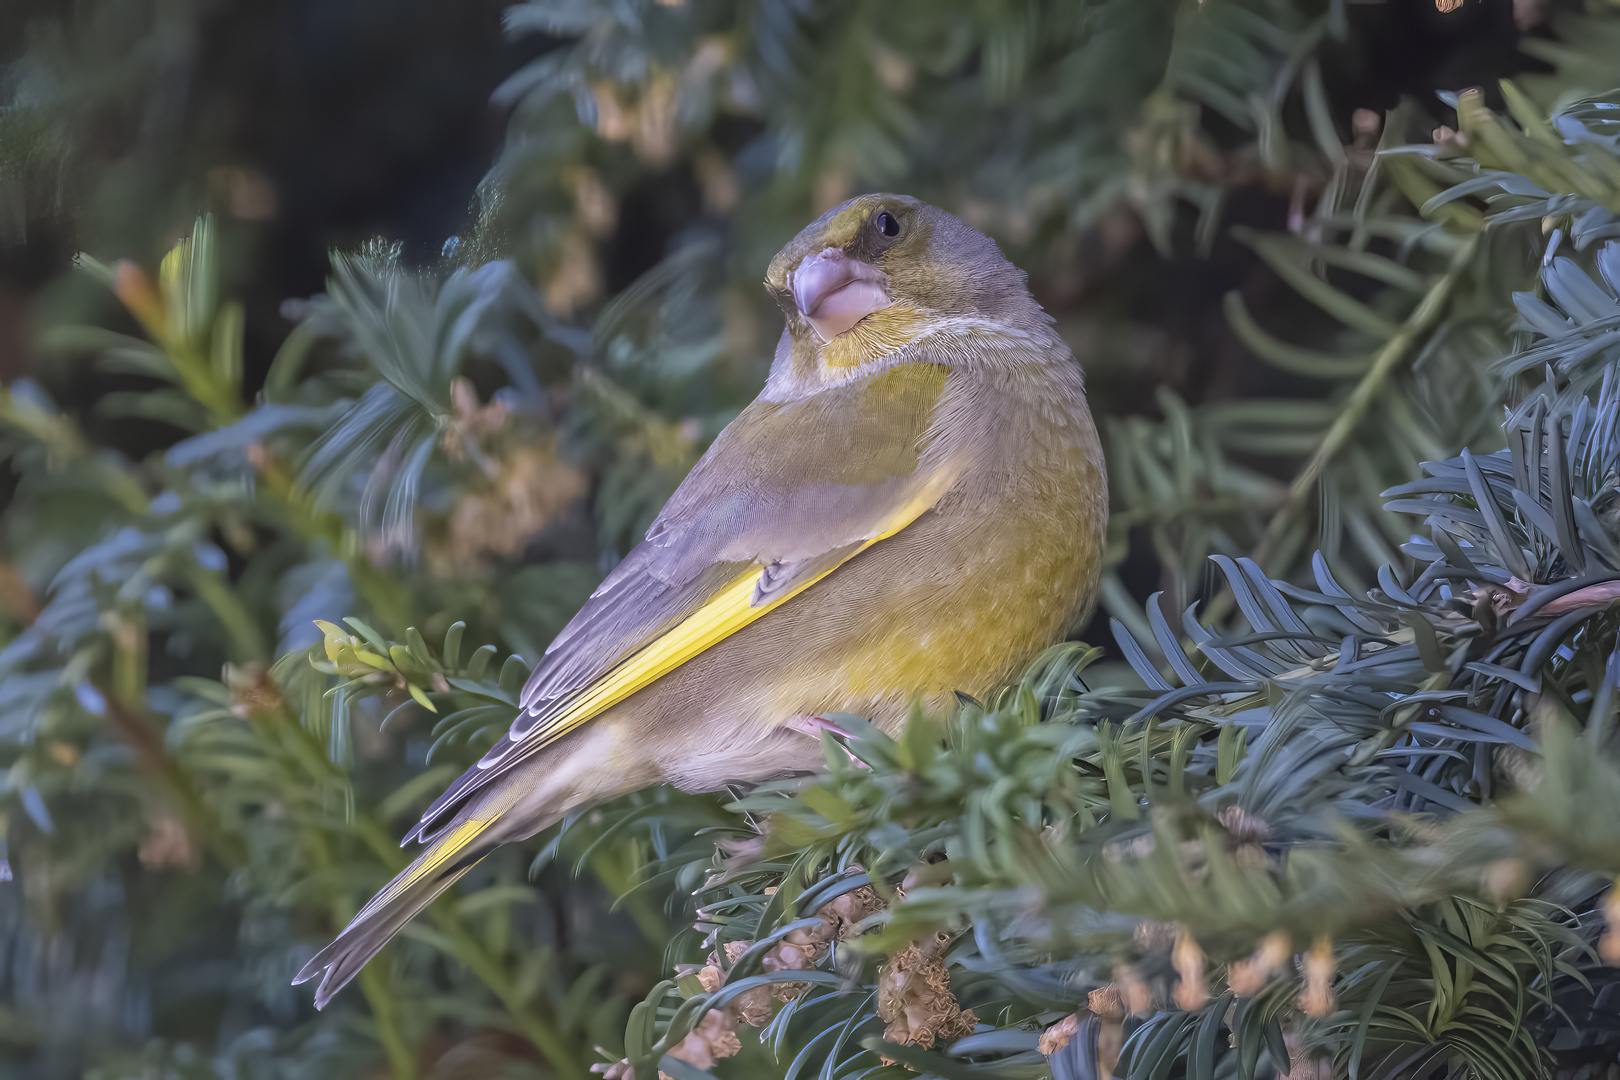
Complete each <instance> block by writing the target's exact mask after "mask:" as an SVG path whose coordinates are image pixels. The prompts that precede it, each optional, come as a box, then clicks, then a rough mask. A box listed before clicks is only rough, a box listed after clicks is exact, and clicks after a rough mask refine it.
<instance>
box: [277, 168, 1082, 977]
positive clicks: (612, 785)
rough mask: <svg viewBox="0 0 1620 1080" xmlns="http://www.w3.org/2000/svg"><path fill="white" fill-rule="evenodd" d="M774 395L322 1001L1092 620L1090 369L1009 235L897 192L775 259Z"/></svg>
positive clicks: (701, 469)
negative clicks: (602, 829)
mask: <svg viewBox="0 0 1620 1080" xmlns="http://www.w3.org/2000/svg"><path fill="white" fill-rule="evenodd" d="M765 286H766V288H767V289H768V290H769V292H770V294H771V296H773V297H774V298H775V299H776V301H777V302H778V304H780V306H781V308H782V311H783V313H784V315H785V316H786V322H787V325H786V328H785V329H784V331H783V333H782V337H781V339H780V341H779V342H778V344H777V346H776V354H775V357H774V359H773V361H772V364H771V369H770V375H769V378H768V379H767V380H766V383H765V388H764V390H763V391H762V392H761V393H760V395H759V397H758V398H757V399H756V400H755V401H754V402H753V403H752V404H750V405H749V406H748V407H747V408H746V409H744V410H743V411H742V412H741V413H740V414H739V415H738V416H737V418H736V419H735V420H734V421H732V423H731V424H730V425H729V426H728V427H727V428H726V429H725V430H724V431H722V432H721V433H720V435H719V437H718V438H717V439H716V440H715V442H714V445H713V446H711V447H710V448H709V450H708V452H707V453H705V454H704V455H703V457H702V459H701V460H700V461H699V462H698V463H697V465H696V466H695V467H694V468H693V469H692V472H691V473H690V475H688V476H687V477H686V479H685V481H683V482H682V484H681V485H680V487H679V488H678V489H676V491H675V494H674V495H673V496H671V497H670V500H669V502H668V504H667V505H666V506H665V507H664V509H663V511H662V512H661V513H660V514H659V516H658V519H657V520H656V521H655V522H654V523H653V525H652V528H651V530H650V531H649V532H648V533H647V538H646V539H645V540H644V541H642V542H641V543H640V544H639V545H637V546H636V547H635V548H634V549H633V550H632V551H631V552H630V553H629V554H628V555H627V556H626V557H625V558H624V560H623V561H622V562H620V563H619V565H618V566H617V567H616V568H615V569H614V570H613V572H612V573H610V574H609V575H608V576H607V578H606V580H604V581H603V582H602V584H601V587H600V588H598V589H597V590H596V592H595V593H593V594H592V596H591V598H590V599H589V600H588V601H587V602H586V604H585V606H584V607H582V608H581V609H580V611H579V613H578V614H577V615H575V616H574V618H573V620H572V621H571V622H569V624H568V625H567V626H566V627H565V628H564V629H563V631H562V633H560V634H559V635H558V636H557V639H556V640H555V641H553V642H552V643H551V645H550V647H549V648H548V649H547V650H546V654H545V656H544V657H543V658H542V659H541V661H540V662H539V664H537V665H536V667H535V669H534V672H533V674H532V675H531V676H530V677H529V680H528V683H527V684H526V685H525V686H524V689H523V695H522V698H521V710H522V711H521V712H520V713H519V714H518V717H517V719H516V720H515V721H514V722H513V724H512V726H511V730H510V731H509V732H508V733H507V734H506V736H505V737H503V738H502V739H500V741H499V742H498V743H497V744H496V745H495V746H494V748H492V749H491V750H490V751H489V752H488V753H487V754H485V755H484V756H483V758H482V759H481V760H479V761H478V763H477V764H476V765H474V766H473V767H472V768H470V769H468V770H467V771H466V773H465V774H464V775H463V776H462V777H461V778H460V779H458V780H457V781H456V782H455V783H453V784H451V785H450V787H449V789H448V790H446V791H445V792H444V794H443V795H441V796H439V798H438V799H437V800H435V801H434V803H433V804H432V805H431V806H429V807H428V809H427V812H426V813H425V814H423V815H422V819H421V821H420V822H419V823H418V824H417V825H416V826H415V827H414V828H413V829H412V830H411V832H410V833H409V835H408V836H407V837H406V842H411V841H416V842H419V843H420V844H422V845H424V847H423V850H422V852H421V854H420V855H418V856H417V858H416V860H415V861H414V862H412V863H411V864H410V866H409V867H407V868H406V869H405V870H404V871H403V872H402V873H401V874H400V875H399V876H398V877H396V878H395V879H394V880H393V881H391V882H389V883H388V885H387V886H385V887H384V888H383V890H382V891H381V892H379V893H378V894H377V895H376V896H375V897H373V898H372V900H371V901H370V902H369V903H367V904H366V905H365V907H364V908H362V909H361V911H360V913H359V914H358V915H356V916H355V917H354V921H353V922H351V923H350V924H349V926H348V928H347V929H345V930H344V931H343V932H342V934H340V935H339V936H338V937H337V939H336V940H335V941H333V942H332V943H331V944H330V945H328V946H327V947H326V948H324V949H322V950H321V951H320V952H319V953H318V954H316V956H315V957H314V958H313V959H312V960H310V961H309V963H308V964H307V965H306V966H305V967H304V969H303V970H302V971H301V972H299V974H298V977H297V979H296V980H295V981H296V982H300V983H301V982H305V981H307V980H310V979H315V978H317V977H318V978H319V979H320V983H319V985H318V987H317V988H316V991H315V1004H316V1005H317V1006H324V1005H325V1004H326V1002H327V1001H328V1000H330V999H331V997H332V995H333V994H334V993H336V992H337V991H338V990H339V989H340V988H341V987H342V986H343V985H344V984H345V983H347V982H348V981H349V980H350V979H352V978H354V976H355V974H356V973H357V972H358V971H359V970H360V968H361V967H362V966H364V964H365V963H366V961H368V960H369V959H371V957H373V956H374V955H376V953H377V952H378V950H380V949H381V948H382V947H383V946H384V945H385V944H386V943H387V942H388V940H389V938H391V937H392V936H393V935H394V934H395V933H397V932H398V931H399V929H400V928H401V927H402V926H403V925H404V924H405V923H406V922H407V921H408V920H409V919H410V918H411V917H412V916H413V915H415V914H416V913H417V912H418V911H420V910H421V909H422V908H423V907H425V906H426V905H427V904H428V903H429V902H430V901H431V900H432V899H433V898H434V897H435V896H437V895H438V894H439V893H441V892H443V891H444V890H445V889H446V888H448V887H449V886H450V885H451V883H453V882H454V881H456V880H457V879H458V878H459V877H461V875H463V874H465V873H466V872H467V871H468V869H470V868H471V867H472V866H473V864H474V863H476V862H477V861H478V860H479V859H480V858H482V857H483V856H484V855H485V854H487V853H488V852H489V851H490V850H492V849H493V848H495V847H496V846H498V845H501V844H505V843H510V842H513V841H517V840H522V839H525V838H527V837H530V836H533V835H534V834H535V833H537V832H539V831H540V830H542V829H544V828H546V827H547V826H549V825H552V824H554V823H555V822H557V821H558V820H560V819H561V818H562V817H563V816H564V815H566V814H568V813H570V812H571V811H574V810H577V809H579V808H581V807H583V806H588V805H590V804H592V803H597V802H600V801H602V800H604V799H610V798H612V797H614V796H616V795H621V794H624V793H626V792H629V791H633V790H636V789H638V788H642V787H646V786H649V785H652V784H658V783H667V784H673V785H675V786H676V787H678V788H680V789H682V790H686V791H711V790H715V789H717V788H720V787H723V786H725V785H727V784H731V783H739V782H740V783H748V782H757V781H760V780H763V779H766V778H769V777H773V776H780V775H783V774H785V773H788V772H792V771H795V770H805V769H812V768H814V767H815V766H816V765H817V764H818V763H819V762H820V761H821V760H822V743H821V739H820V737H819V735H820V731H821V730H822V729H824V728H826V727H829V726H830V724H829V722H827V721H825V720H822V719H820V718H821V717H824V716H825V715H826V714H828V713H833V712H844V713H853V714H857V715H861V716H865V717H869V718H871V720H872V721H873V722H874V723H876V724H877V725H878V726H880V727H881V728H883V729H885V730H887V731H890V732H893V731H895V730H896V729H897V728H898V727H899V726H900V725H901V724H902V723H903V721H904V719H905V716H906V715H907V713H908V711H909V709H910V707H911V705H912V703H913V702H920V703H921V704H922V705H923V706H924V707H931V708H944V707H948V706H949V705H950V704H951V702H952V700H953V693H955V692H962V693H966V694H970V695H975V696H985V695H987V694H988V693H990V692H992V691H994V690H995V689H996V688H997V687H999V686H1001V685H1003V684H1005V683H1006V682H1007V681H1008V680H1010V679H1011V678H1013V677H1015V676H1016V675H1017V674H1018V673H1019V672H1020V671H1021V670H1022V669H1023V668H1024V667H1025V666H1026V665H1027V664H1028V663H1029V662H1030V661H1031V660H1032V659H1034V657H1035V656H1036V655H1037V654H1039V653H1040V652H1041V650H1043V649H1044V648H1046V647H1047V646H1049V645H1051V644H1053V643H1054V642H1056V641H1059V640H1061V639H1062V638H1063V637H1064V636H1065V635H1066V634H1067V633H1068V632H1070V631H1071V630H1072V629H1073V628H1074V627H1075V626H1076V625H1077V623H1078V622H1079V620H1080V619H1082V618H1083V617H1084V615H1085V614H1086V612H1087V611H1088V609H1089V608H1090V606H1091V604H1092V602H1093V599H1094V596H1095V593H1096V589H1097V580H1098V573H1099V569H1100V566H1101V561H1102V549H1103V533H1104V529H1105V526H1106V523H1107V516H1108V492H1107V478H1106V473H1105V471H1104V466H1103V456H1102V448H1101V445H1100V443H1099V441H1098V438H1097V430H1096V426H1095V424H1094V423H1093V421H1092V418H1091V413H1090V410H1089V409H1088V408H1087V405H1086V395H1085V388H1084V381H1083V378H1082V374H1081V371H1080V367H1079V365H1078V364H1077V363H1076V362H1075V359H1074V357H1073V355H1072V354H1071V352H1070V351H1069V348H1068V347H1067V346H1066V345H1065V344H1064V343H1063V339H1062V338H1061V337H1059V336H1058V334H1057V333H1056V331H1055V330H1054V329H1053V326H1052V319H1051V317H1050V316H1048V315H1047V314H1046V312H1045V311H1044V310H1042V308H1041V307H1040V305H1039V304H1037V303H1036V302H1035V300H1034V298H1033V297H1032V296H1031V295H1030V293H1029V288H1028V285H1027V281H1026V279H1025V276H1024V274H1023V272H1022V271H1020V270H1019V269H1017V268H1016V267H1015V266H1013V265H1012V264H1011V263H1010V262H1008V261H1007V259H1006V258H1005V257H1004V256H1003V255H1002V253H1001V251H1000V249H998V248H997V247H996V244H995V242H994V241H992V240H991V239H990V238H989V237H987V236H985V235H984V234H983V233H980V232H979V231H977V230H976V229H973V228H971V227H969V226H968V225H966V224H964V223H963V222H961V221H959V220H958V219H957V218H955V217H953V216H952V215H950V214H948V213H946V212H945V211H943V210H939V209H937V208H935V207H933V206H930V205H928V204H926V203H923V202H919V201H918V200H916V199H912V198H908V197H905V196H901V195H863V196H861V197H859V198H856V199H851V200H850V201H848V202H846V203H843V204H842V205H840V206H837V207H835V208H833V209H832V210H829V211H828V212H827V213H826V214H823V215H822V216H821V217H820V218H818V219H817V220H816V221H815V222H814V223H813V224H811V225H810V226H809V227H808V228H806V229H805V230H804V231H803V232H801V233H800V234H799V235H798V236H796V237H794V239H793V240H792V241H791V242H790V243H789V244H788V245H787V246H786V247H785V248H783V249H782V251H781V252H780V253H779V254H778V255H777V256H776V257H775V258H774V259H773V260H772V261H771V264H770V268H769V270H768V271H767V272H766V275H765Z"/></svg>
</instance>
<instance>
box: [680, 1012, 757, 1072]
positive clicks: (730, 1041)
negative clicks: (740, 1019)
mask: <svg viewBox="0 0 1620 1080" xmlns="http://www.w3.org/2000/svg"><path fill="white" fill-rule="evenodd" d="M741 1050H742V1040H741V1039H739V1038H737V1033H736V1031H734V1030H732V1021H731V1017H729V1016H727V1015H726V1012H725V1010H723V1009H711V1010H710V1011H708V1012H706V1013H704V1014H703V1019H702V1020H699V1021H698V1025H697V1027H695V1028H693V1029H692V1030H691V1031H690V1032H688V1033H687V1035H686V1038H684V1039H682V1040H681V1041H680V1042H679V1043H678V1044H677V1045H676V1046H674V1047H673V1048H672V1049H671V1050H670V1052H669V1056H670V1057H673V1058H678V1059H680V1060H681V1061H684V1062H686V1063H687V1064H688V1065H696V1066H697V1067H698V1068H700V1069H712V1068H713V1067H714V1063H715V1062H716V1061H719V1060H720V1059H721V1058H728V1057H732V1056H733V1055H735V1054H737V1053H738V1052H740V1051H741Z"/></svg>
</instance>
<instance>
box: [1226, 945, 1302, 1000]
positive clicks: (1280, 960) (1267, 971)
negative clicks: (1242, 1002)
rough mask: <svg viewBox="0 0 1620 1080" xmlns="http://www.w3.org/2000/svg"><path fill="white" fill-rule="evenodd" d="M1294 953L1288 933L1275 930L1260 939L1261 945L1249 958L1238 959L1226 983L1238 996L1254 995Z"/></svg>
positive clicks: (1229, 972) (1228, 971) (1229, 971)
mask: <svg viewBox="0 0 1620 1080" xmlns="http://www.w3.org/2000/svg"><path fill="white" fill-rule="evenodd" d="M1292 955H1293V947H1292V943H1291V942H1290V941H1289V939H1288V935H1287V934H1286V933H1284V932H1283V931H1281V930H1274V931H1272V932H1271V933H1269V934H1267V935H1266V936H1265V937H1264V938H1262V939H1261V941H1260V947H1259V948H1258V949H1256V950H1255V951H1254V954H1253V955H1251V956H1249V957H1248V958H1247V959H1244V960H1238V961H1236V962H1234V963H1233V964H1232V966H1231V967H1230V968H1228V969H1227V972H1226V985H1227V986H1229V987H1231V988H1232V993H1234V994H1236V995H1237V996H1238V997H1253V996H1254V995H1255V994H1258V993H1259V992H1260V991H1261V990H1263V989H1265V985H1266V983H1268V982H1270V981H1271V977H1272V976H1273V975H1275V974H1276V973H1277V972H1278V970H1279V969H1280V968H1281V967H1282V966H1283V965H1284V964H1286V963H1287V962H1288V958H1289V957H1290V956H1292Z"/></svg>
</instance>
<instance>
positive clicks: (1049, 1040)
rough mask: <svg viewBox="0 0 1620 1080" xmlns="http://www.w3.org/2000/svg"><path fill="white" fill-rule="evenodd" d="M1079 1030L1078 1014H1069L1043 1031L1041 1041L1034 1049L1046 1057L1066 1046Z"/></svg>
mask: <svg viewBox="0 0 1620 1080" xmlns="http://www.w3.org/2000/svg"><path fill="white" fill-rule="evenodd" d="M1079 1030H1080V1014H1079V1013H1070V1014H1069V1015H1068V1016H1065V1017H1064V1018H1063V1019H1061V1020H1059V1021H1058V1022H1057V1023H1055V1024H1053V1025H1052V1026H1051V1027H1049V1028H1047V1029H1046V1030H1045V1031H1043V1032H1041V1041H1040V1042H1039V1043H1038V1044H1037V1045H1036V1049H1037V1050H1039V1051H1040V1052H1041V1053H1043V1054H1045V1055H1046V1056H1048V1057H1051V1056H1052V1055H1053V1054H1055V1053H1057V1052H1058V1051H1059V1050H1062V1049H1063V1048H1064V1047H1066V1046H1068V1045H1069V1043H1070V1041H1071V1040H1073V1038H1074V1036H1075V1033H1076V1032H1078V1031H1079Z"/></svg>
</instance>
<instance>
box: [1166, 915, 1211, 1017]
mask: <svg viewBox="0 0 1620 1080" xmlns="http://www.w3.org/2000/svg"><path fill="white" fill-rule="evenodd" d="M1170 962H1171V963H1172V964H1173V965H1174V966H1175V969H1176V975H1177V976H1178V980H1177V982H1176V993H1175V998H1176V1005H1177V1007H1179V1008H1182V1009H1185V1010H1187V1011H1188V1012H1192V1011H1193V1010H1195V1009H1202V1008H1203V1007H1204V1005H1205V1003H1206V1002H1208V1001H1209V988H1208V987H1207V986H1206V985H1205V983H1204V950H1203V949H1200V948H1199V947H1198V942H1196V941H1194V940H1193V938H1192V935H1191V934H1189V933H1187V930H1186V928H1185V927H1183V928H1181V929H1180V930H1179V931H1178V932H1177V933H1176V944H1175V947H1174V948H1172V949H1171V950H1170Z"/></svg>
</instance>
